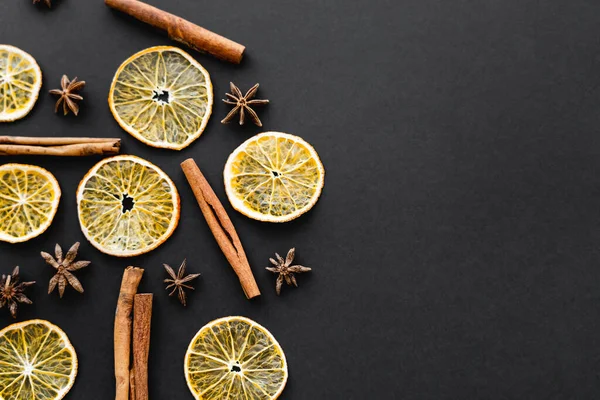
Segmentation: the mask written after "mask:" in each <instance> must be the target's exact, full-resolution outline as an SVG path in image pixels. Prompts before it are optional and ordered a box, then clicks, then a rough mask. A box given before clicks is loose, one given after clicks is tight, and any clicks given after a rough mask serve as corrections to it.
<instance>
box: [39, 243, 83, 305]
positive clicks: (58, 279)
mask: <svg viewBox="0 0 600 400" xmlns="http://www.w3.org/2000/svg"><path fill="white" fill-rule="evenodd" d="M78 250H79V242H77V243H75V244H74V245H73V246H71V248H70V249H69V251H68V252H67V255H66V256H64V258H63V251H62V248H61V247H60V246H59V245H58V244H57V245H56V247H55V249H54V253H55V256H56V258H54V257H52V256H51V255H50V254H48V253H45V252H43V251H42V253H41V254H42V257H43V258H44V260H46V262H47V263H48V264H50V265H52V266H53V267H54V269H56V274H55V275H54V276H53V277H52V279H50V283H49V284H48V294H50V293H52V292H53V291H54V289H55V288H56V286H58V294H59V295H60V298H61V299H62V297H63V294H65V289H66V287H67V283H68V284H69V285H71V286H73V288H74V289H75V290H77V291H78V292H79V293H83V286H82V285H81V282H79V279H77V278H76V277H75V275H73V274H72V273H71V272H73V271H77V270H78V269H81V268H85V267H87V266H88V265H90V261H77V262H74V261H75V258H76V257H77V251H78Z"/></svg>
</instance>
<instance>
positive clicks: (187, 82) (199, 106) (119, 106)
mask: <svg viewBox="0 0 600 400" xmlns="http://www.w3.org/2000/svg"><path fill="white" fill-rule="evenodd" d="M108 104H109V106H110V110H111V112H112V114H113V116H114V117H115V119H116V120H117V122H118V123H119V125H121V127H122V128H123V129H125V130H126V131H127V132H129V133H130V134H131V135H132V136H134V137H135V138H136V139H138V140H141V141H142V142H144V143H146V144H147V145H150V146H153V147H162V148H166V149H173V150H181V149H183V148H184V147H187V146H188V145H189V144H190V143H192V142H193V141H194V140H196V139H198V137H200V135H201V134H202V131H204V128H205V127H206V124H207V123H208V118H209V117H210V114H211V112H212V105H213V88H212V83H211V81H210V76H209V75H208V72H207V71H206V70H205V69H204V68H203V67H202V65H200V63H198V62H197V61H196V60H194V59H193V58H192V57H191V56H190V55H189V54H187V53H186V52H185V51H183V50H181V49H178V48H177V47H171V46H159V47H151V48H149V49H146V50H143V51H140V52H139V53H137V54H134V55H133V56H131V57H129V58H128V59H127V60H126V61H125V62H124V63H123V64H122V65H121V66H120V67H119V69H118V70H117V73H116V74H115V77H114V78H113V82H112V85H111V87H110V93H109V95H108Z"/></svg>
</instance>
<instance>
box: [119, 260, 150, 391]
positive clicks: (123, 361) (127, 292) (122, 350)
mask: <svg viewBox="0 0 600 400" xmlns="http://www.w3.org/2000/svg"><path fill="white" fill-rule="evenodd" d="M143 274H144V270H143V269H141V268H135V267H127V268H126V269H125V272H124V273H123V280H122V282H121V290H120V292H119V300H118V302H117V312H116V315H115V331H114V336H115V337H114V342H115V343H114V344H115V378H116V396H115V400H128V399H129V383H130V373H131V371H130V369H129V365H130V356H131V326H132V322H131V310H132V309H133V301H134V296H135V294H136V292H137V288H138V285H139V284H140V281H141V280H142V275H143Z"/></svg>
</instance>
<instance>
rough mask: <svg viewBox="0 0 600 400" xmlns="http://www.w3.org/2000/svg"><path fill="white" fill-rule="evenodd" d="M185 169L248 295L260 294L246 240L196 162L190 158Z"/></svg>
mask: <svg viewBox="0 0 600 400" xmlns="http://www.w3.org/2000/svg"><path fill="white" fill-rule="evenodd" d="M181 169H182V170H183V173H184V174H185V177H186V178H187V180H188V182H189V184H190V187H191V188H192V191H193V192H194V196H196V200H197V201H198V205H199V206H200V209H201V210H202V214H203V215H204V218H205V219H206V222H207V223H208V226H209V227H210V230H211V231H212V234H213V236H214V237H215V239H216V240H217V243H218V244H219V247H220V248H221V251H223V254H225V257H226V258H227V261H229V264H231V267H232V268H233V270H234V271H235V273H236V274H237V276H238V278H239V279H240V283H241V285H242V289H243V290H244V293H245V294H246V297H247V298H249V299H251V298H253V297H257V296H260V290H259V289H258V285H257V284H256V280H255V279H254V275H253V274H252V270H251V269H250V264H249V263H248V259H247V258H246V253H245V252H244V248H243V247H242V242H241V241H240V238H239V237H238V235H237V232H236V231H235V228H234V226H233V223H232V222H231V220H230V219H229V216H228V215H227V212H226V211H225V208H223V205H222V204H221V202H220V201H219V198H218V197H217V195H216V194H215V192H214V191H213V190H212V188H211V187H210V185H209V184H208V181H207V180H206V178H204V175H202V172H200V168H198V165H197V164H196V162H195V161H194V160H193V159H192V158H190V159H187V160H185V161H184V162H182V163H181Z"/></svg>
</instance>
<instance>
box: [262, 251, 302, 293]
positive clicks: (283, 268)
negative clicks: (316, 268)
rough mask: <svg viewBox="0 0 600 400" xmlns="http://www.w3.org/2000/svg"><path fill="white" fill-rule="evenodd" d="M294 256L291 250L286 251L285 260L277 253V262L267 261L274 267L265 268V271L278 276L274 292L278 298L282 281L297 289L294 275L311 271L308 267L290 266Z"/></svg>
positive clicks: (270, 259)
mask: <svg viewBox="0 0 600 400" xmlns="http://www.w3.org/2000/svg"><path fill="white" fill-rule="evenodd" d="M295 256H296V249H295V248H291V249H290V251H288V253H287V256H286V258H285V260H284V259H283V257H281V256H280V255H279V254H278V253H275V257H276V258H277V260H274V259H273V258H269V261H270V262H271V264H273V265H275V267H266V269H267V270H268V271H270V272H273V273H274V274H279V275H278V276H277V281H276V284H275V291H276V292H277V295H278V296H279V295H280V294H281V287H282V286H283V282H284V281H285V283H287V284H288V285H289V286H292V285H293V286H296V287H298V282H297V281H296V277H295V276H294V274H299V273H302V272H309V271H311V268H309V267H305V266H302V265H291V264H292V262H293V261H294V257H295Z"/></svg>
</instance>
